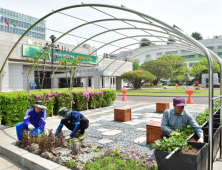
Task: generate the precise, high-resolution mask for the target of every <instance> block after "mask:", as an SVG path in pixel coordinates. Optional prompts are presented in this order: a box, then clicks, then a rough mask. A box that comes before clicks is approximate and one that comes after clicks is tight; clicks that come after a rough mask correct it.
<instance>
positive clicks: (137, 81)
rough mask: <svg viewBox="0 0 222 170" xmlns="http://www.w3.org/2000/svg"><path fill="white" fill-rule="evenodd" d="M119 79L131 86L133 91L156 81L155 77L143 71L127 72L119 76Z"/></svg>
mask: <svg viewBox="0 0 222 170" xmlns="http://www.w3.org/2000/svg"><path fill="white" fill-rule="evenodd" d="M120 77H121V79H126V80H128V81H129V82H131V83H132V84H133V87H134V88H135V89H138V88H140V87H141V86H142V85H143V84H144V83H146V82H150V81H153V80H155V79H156V76H154V75H153V74H151V73H150V72H149V71H145V70H135V71H128V72H126V73H123V74H121V75H120Z"/></svg>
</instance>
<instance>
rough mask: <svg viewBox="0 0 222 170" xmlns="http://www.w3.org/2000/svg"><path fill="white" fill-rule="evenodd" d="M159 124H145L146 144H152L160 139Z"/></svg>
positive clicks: (160, 130)
mask: <svg viewBox="0 0 222 170" xmlns="http://www.w3.org/2000/svg"><path fill="white" fill-rule="evenodd" d="M161 134H162V129H161V122H157V121H156V122H151V123H148V124H146V144H151V143H154V141H156V140H159V139H160V138H161Z"/></svg>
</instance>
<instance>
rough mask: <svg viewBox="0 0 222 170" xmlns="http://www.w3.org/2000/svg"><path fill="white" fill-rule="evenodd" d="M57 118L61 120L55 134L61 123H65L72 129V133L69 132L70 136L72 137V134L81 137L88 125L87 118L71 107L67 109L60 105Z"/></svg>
mask: <svg viewBox="0 0 222 170" xmlns="http://www.w3.org/2000/svg"><path fill="white" fill-rule="evenodd" d="M58 118H59V119H62V120H61V122H60V124H59V127H58V128H57V130H56V134H55V135H56V136H57V135H58V133H59V132H60V130H61V129H62V127H63V125H65V126H66V127H67V128H68V129H69V130H71V131H72V133H71V134H70V137H71V138H73V137H74V136H79V137H83V134H84V133H85V129H87V128H88V127H89V120H88V119H87V118H85V117H84V116H83V115H82V114H81V113H79V112H77V111H72V109H67V108H66V107H62V108H61V109H60V110H59V117H58ZM78 133H79V135H78Z"/></svg>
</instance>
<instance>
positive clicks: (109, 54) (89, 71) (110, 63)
mask: <svg viewBox="0 0 222 170" xmlns="http://www.w3.org/2000/svg"><path fill="white" fill-rule="evenodd" d="M150 42H167V41H150ZM135 44H139V43H134V44H129V45H126V46H123V47H120V48H119V49H117V50H114V51H113V52H111V53H110V54H108V56H110V55H111V54H112V53H114V52H116V51H118V50H120V49H122V48H125V47H128V46H131V45H135ZM174 44H178V43H174ZM178 45H180V44H178ZM159 46H161V45H155V46H154V45H152V46H145V47H142V48H147V47H159ZM166 46H167V45H166ZM175 47H177V46H175ZM179 47H182V45H181V46H178V48H179ZM187 47H188V46H187ZM191 47H192V46H191ZM142 48H136V49H134V50H131V51H129V52H127V53H125V54H123V55H121V56H120V57H118V58H117V59H115V60H114V61H113V62H112V63H114V62H115V61H117V60H118V59H120V58H121V57H123V56H124V55H126V54H128V53H131V52H133V51H136V50H138V49H142ZM155 50H157V49H155ZM104 59H105V58H102V59H101V60H100V61H99V62H98V63H100V62H101V61H103V60H104ZM98 63H97V64H98ZM112 63H110V64H109V65H108V66H107V67H106V68H105V69H107V68H108V67H109V66H110V65H111V64H112ZM95 67H96V65H95V66H94V67H93V68H92V69H91V70H90V71H89V72H88V74H87V75H86V79H87V78H88V76H89V74H90V73H91V71H92V70H93V69H94V68H95ZM105 69H104V70H105ZM103 72H104V71H103ZM103 72H102V73H103ZM102 73H101V74H100V75H99V77H101V75H102ZM72 75H73V74H72ZM72 75H71V77H72ZM71 89H72V86H71ZM86 89H87V87H86Z"/></svg>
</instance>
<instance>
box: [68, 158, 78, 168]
mask: <svg viewBox="0 0 222 170" xmlns="http://www.w3.org/2000/svg"><path fill="white" fill-rule="evenodd" d="M75 164H76V162H75V161H74V160H73V159H71V160H70V161H66V167H67V168H73V167H74V166H75Z"/></svg>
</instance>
